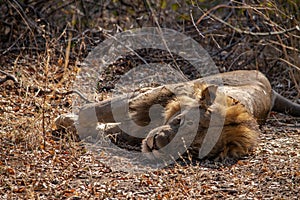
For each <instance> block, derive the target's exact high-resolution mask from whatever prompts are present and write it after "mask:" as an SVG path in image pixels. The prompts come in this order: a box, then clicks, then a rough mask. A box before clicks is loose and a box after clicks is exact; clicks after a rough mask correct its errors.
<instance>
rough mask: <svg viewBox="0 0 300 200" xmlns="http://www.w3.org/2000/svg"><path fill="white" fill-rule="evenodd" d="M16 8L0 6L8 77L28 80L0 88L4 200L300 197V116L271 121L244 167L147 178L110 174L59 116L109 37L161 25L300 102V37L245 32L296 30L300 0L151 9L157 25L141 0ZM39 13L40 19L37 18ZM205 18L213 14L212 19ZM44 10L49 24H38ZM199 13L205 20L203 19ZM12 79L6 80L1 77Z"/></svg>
mask: <svg viewBox="0 0 300 200" xmlns="http://www.w3.org/2000/svg"><path fill="white" fill-rule="evenodd" d="M16 2H19V1H6V0H5V1H2V2H0V12H1V13H5V16H3V18H2V17H1V20H0V25H1V26H0V35H1V37H0V39H1V46H0V50H1V51H0V53H1V60H0V69H1V70H2V71H5V72H7V73H9V74H11V75H13V76H14V77H15V78H16V80H17V81H18V82H17V83H16V82H14V81H13V80H8V81H5V82H4V83H1V85H0V199H105V198H107V199H111V198H117V199H122V198H137V199H169V198H176V199H198V198H203V199H211V198H221V199H261V198H270V199H299V197H300V196H299V190H300V154H299V149H300V145H299V144H300V143H299V141H300V131H299V129H300V128H299V127H300V125H299V123H300V122H299V119H297V118H290V117H287V116H283V115H278V114H277V115H275V114H272V116H271V117H270V120H268V121H267V123H266V125H265V126H264V127H262V130H263V134H262V135H261V141H260V145H259V147H258V148H257V150H256V151H255V154H254V155H251V156H250V157H248V158H245V159H244V160H240V161H238V162H237V163H235V164H232V165H228V164H226V163H214V162H211V161H201V162H200V161H195V162H192V163H190V164H187V165H184V164H180V162H179V163H177V164H175V165H173V166H169V167H167V168H165V169H160V170H153V171H149V172H148V173H138V172H132V173H129V172H122V171H112V170H111V169H110V167H109V166H107V165H106V162H105V159H107V157H106V155H105V154H101V153H99V154H97V153H93V152H90V151H89V150H87V149H86V148H85V146H84V145H82V143H80V142H75V141H74V140H72V136H71V135H69V134H64V135H62V136H61V137H60V136H58V137H54V136H53V134H52V133H53V130H54V129H55V127H54V123H53V122H54V119H55V118H56V117H57V116H58V115H60V114H62V113H67V112H70V111H71V105H72V96H71V95H67V94H66V93H65V92H67V91H69V90H70V89H71V88H72V84H73V81H74V80H75V76H76V74H77V73H78V70H79V68H78V66H79V65H78V64H79V63H80V61H82V60H83V59H84V57H85V56H86V55H87V53H88V51H90V50H91V49H92V48H93V47H94V46H95V45H96V44H98V43H99V42H100V41H103V40H104V39H105V37H106V36H105V35H107V34H113V33H115V32H117V31H120V30H122V29H128V28H130V27H141V26H146V25H148V26H157V23H158V24H160V25H161V26H166V27H169V28H174V29H176V30H181V31H183V30H184V32H185V33H186V34H188V35H190V36H192V37H193V38H195V39H196V40H198V41H199V42H200V43H201V44H202V45H203V47H205V48H206V49H207V50H208V52H209V53H210V54H211V55H212V58H213V59H214V61H215V62H216V63H217V64H218V66H219V67H220V70H221V71H227V70H234V69H249V68H252V69H253V68H257V69H260V70H261V71H263V72H265V73H266V74H267V76H268V77H269V78H270V80H271V82H272V85H273V87H274V88H275V89H276V90H277V91H279V92H281V93H282V94H284V95H285V96H287V97H289V98H290V99H292V100H295V99H298V98H299V86H298V85H297V84H299V77H298V76H299V69H298V68H299V66H300V65H299V62H300V59H299V44H300V42H299V31H297V30H294V31H290V32H286V33H284V34H278V35H273V36H269V35H267V36H258V35H255V34H254V35H251V34H247V33H245V32H239V30H248V28H249V27H250V30H251V31H253V32H254V33H255V32H261V33H266V32H278V31H283V30H288V29H290V28H293V27H295V26H296V25H299V14H298V15H297V13H296V12H295V11H294V9H295V7H296V8H298V5H299V2H298V3H297V1H296V2H294V3H293V2H290V3H287V2H285V3H286V4H287V5H288V6H286V8H283V7H280V6H279V4H278V5H277V4H275V3H274V2H273V1H266V3H264V4H263V5H262V6H261V5H256V4H252V3H251V2H249V3H248V4H243V5H241V4H239V3H237V2H233V5H232V4H226V6H223V7H222V6H219V7H215V8H213V6H212V5H213V4H214V3H215V4H216V3H218V2H217V1H213V2H212V4H209V3H204V4H203V5H202V6H203V7H202V8H203V9H204V10H203V12H202V11H200V9H199V7H198V6H197V5H192V2H190V5H188V4H181V5H180V6H179V7H178V10H176V9H175V7H176V6H174V7H173V9H171V8H167V9H164V8H163V6H162V5H163V4H161V7H160V6H157V7H155V4H153V5H152V10H151V12H152V14H153V15H156V16H159V17H158V18H157V19H155V18H154V17H153V16H152V15H149V14H148V11H149V9H147V8H146V7H145V6H143V4H130V5H127V4H124V2H125V3H126V1H116V2H115V3H113V4H110V5H106V4H99V3H95V2H93V1H81V2H82V4H79V3H77V1H76V2H75V3H74V2H73V1H61V2H64V3H65V4H64V3H62V4H59V2H60V1H53V3H49V2H48V3H45V2H43V1H40V2H41V3H40V4H37V3H35V2H30V3H28V5H29V6H24V5H21V7H18V4H17V3H16ZM20 2H21V1H20ZM20 2H19V3H20ZM91 2H93V3H91ZM161 2H163V1H161ZM56 5H61V6H60V7H57V6H56ZM96 5H97V6H98V7H97V6H96ZM189 6H190V7H189ZM206 6H207V9H205V7H206ZM33 8H34V9H35V10H36V11H38V12H36V13H35V14H33V12H32V10H31V9H33ZM84 8H85V9H84ZM96 8H99V10H100V11H96V10H97V9H96ZM189 8H192V10H193V12H192V13H193V19H194V24H197V27H198V30H196V29H195V27H194V25H193V21H192V20H191V18H190V15H189ZM168 9H169V10H168ZM210 9H211V10H210ZM206 11H209V12H206ZM81 12H82V13H83V14H82V13H81ZM149 12H150V11H149ZM244 12H245V13H247V14H245V15H244V14H243V13H244ZM61 13H64V15H63V16H64V17H61V15H62V14H61ZM128 13H131V15H129V16H127V15H128ZM204 13H211V14H213V15H214V16H211V17H212V18H214V19H212V18H209V17H207V16H205V15H204ZM287 13H288V14H287ZM39 14H41V15H42V16H44V17H45V16H48V18H43V19H44V20H37V19H39ZM293 14H294V17H293V18H289V16H290V15H293ZM201 16H205V17H203V18H202V20H201V21H200V20H198V19H201V18H200V17H201ZM241 16H242V17H241ZM247 16H248V18H247ZM249 16H250V17H249ZM255 17H256V18H255ZM219 18H220V19H222V20H225V19H226V22H227V23H230V24H231V25H232V26H234V27H239V29H237V30H234V29H232V28H231V27H229V26H228V25H226V24H224V23H223V22H222V21H218V19H219ZM72 19H73V22H74V20H75V21H76V23H75V22H74V23H72ZM237 19H239V20H237ZM249 19H255V20H254V21H253V20H249ZM197 20H198V22H197ZM174 22H176V23H174ZM55 23H56V24H55ZM95 24H97V25H95ZM199 31H200V32H201V33H202V34H204V35H205V37H206V38H205V40H203V39H201V36H200V34H199ZM70 33H72V34H70ZM68 39H72V40H71V41H72V42H71V43H68V41H70V40H68ZM68 44H69V45H68ZM116 67H118V65H117V66H116ZM5 77H6V75H5V74H2V73H0V79H4V78H5ZM297 79H298V81H297Z"/></svg>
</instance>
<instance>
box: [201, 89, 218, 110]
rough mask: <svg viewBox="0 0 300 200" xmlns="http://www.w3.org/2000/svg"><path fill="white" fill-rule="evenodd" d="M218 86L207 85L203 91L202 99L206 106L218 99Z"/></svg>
mask: <svg viewBox="0 0 300 200" xmlns="http://www.w3.org/2000/svg"><path fill="white" fill-rule="evenodd" d="M217 89H218V86H216V85H209V86H207V87H205V88H204V89H203V90H202V92H201V98H200V101H204V102H205V105H206V106H210V105H211V104H213V102H214V101H215V99H216V93H217Z"/></svg>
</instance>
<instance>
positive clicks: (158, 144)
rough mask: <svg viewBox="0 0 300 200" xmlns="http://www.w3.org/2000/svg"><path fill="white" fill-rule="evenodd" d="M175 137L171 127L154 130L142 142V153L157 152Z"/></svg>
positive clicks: (166, 126)
mask: <svg viewBox="0 0 300 200" xmlns="http://www.w3.org/2000/svg"><path fill="white" fill-rule="evenodd" d="M173 137H174V133H173V130H172V129H171V127H170V126H169V125H165V126H160V127H158V128H156V129H153V130H152V131H151V132H150V133H149V134H148V136H147V138H145V139H144V140H143V142H142V152H144V153H148V152H155V151H157V150H159V149H161V148H163V147H165V146H166V145H167V144H169V143H170V141H171V140H172V138H173Z"/></svg>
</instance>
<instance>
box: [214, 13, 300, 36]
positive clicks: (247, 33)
mask: <svg viewBox="0 0 300 200" xmlns="http://www.w3.org/2000/svg"><path fill="white" fill-rule="evenodd" d="M210 16H211V17H212V18H213V19H215V20H217V21H219V22H221V23H222V24H225V25H226V26H228V27H230V28H231V29H233V30H235V31H236V32H238V33H241V34H246V35H252V36H269V35H281V34H285V33H288V32H292V31H296V30H297V31H300V26H299V25H297V26H294V27H292V28H289V29H284V30H282V31H273V32H261V33H260V32H251V31H245V30H242V29H240V28H237V27H234V26H232V25H231V24H229V23H228V22H225V21H224V20H222V19H220V18H219V17H217V16H215V15H213V14H210Z"/></svg>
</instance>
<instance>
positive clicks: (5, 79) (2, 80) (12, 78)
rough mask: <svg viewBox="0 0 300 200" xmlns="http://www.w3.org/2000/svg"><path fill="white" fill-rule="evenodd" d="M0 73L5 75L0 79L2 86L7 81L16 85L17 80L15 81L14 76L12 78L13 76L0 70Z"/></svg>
mask: <svg viewBox="0 0 300 200" xmlns="http://www.w3.org/2000/svg"><path fill="white" fill-rule="evenodd" d="M0 73H2V74H4V75H6V77H5V78H3V79H0V84H3V83H5V82H6V81H8V80H12V81H13V82H14V83H18V80H17V78H16V77H15V76H13V75H11V74H9V73H7V72H5V71H3V70H1V69H0Z"/></svg>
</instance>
